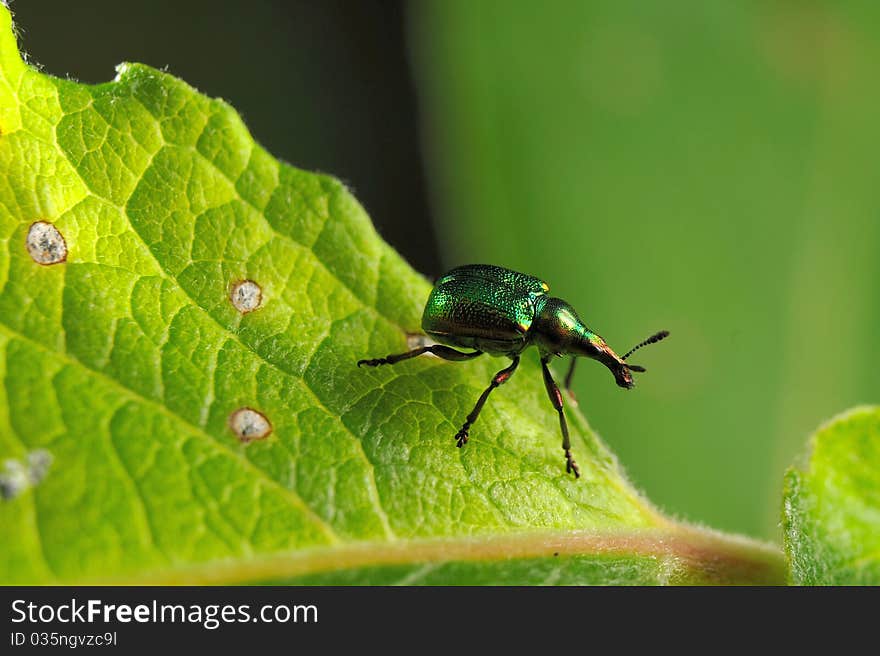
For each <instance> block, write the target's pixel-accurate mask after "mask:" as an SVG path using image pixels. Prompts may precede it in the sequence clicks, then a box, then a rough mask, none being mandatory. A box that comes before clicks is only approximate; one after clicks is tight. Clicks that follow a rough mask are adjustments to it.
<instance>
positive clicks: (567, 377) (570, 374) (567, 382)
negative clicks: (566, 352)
mask: <svg viewBox="0 0 880 656" xmlns="http://www.w3.org/2000/svg"><path fill="white" fill-rule="evenodd" d="M577 361H578V360H577V358H572V359H571V365H569V367H568V373H567V374H565V391H566V392H568V395H569V396H570V397H571V400H572V401H574V402H575V403H577V397H576V396H575V395H574V390H573V389H571V379H572V378H574V366H575V365H576V364H577Z"/></svg>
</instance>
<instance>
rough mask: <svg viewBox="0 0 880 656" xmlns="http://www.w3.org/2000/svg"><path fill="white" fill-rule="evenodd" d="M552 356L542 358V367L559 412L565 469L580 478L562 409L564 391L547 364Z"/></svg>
mask: <svg viewBox="0 0 880 656" xmlns="http://www.w3.org/2000/svg"><path fill="white" fill-rule="evenodd" d="M550 357H551V356H548V357H546V358H541V368H542V369H543V370H544V387H546V388H547V396H549V397H550V402H551V403H552V404H553V407H554V408H556V412H558V413H559V427H560V428H561V429H562V450H563V451H565V471H566V472H567V473H572V472H574V475H575V478H579V477H580V475H581V470H580V468H579V467H578V466H577V463H576V462H575V461H574V458H572V457H571V439H569V437H568V424H567V423H566V421H565V413H564V412H563V411H562V393H561V392H560V391H559V387H557V385H556V381H555V380H553V376H551V375H550V368H549V367H548V366H547V361H548V360H549V359H550Z"/></svg>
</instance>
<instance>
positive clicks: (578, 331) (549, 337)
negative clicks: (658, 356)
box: [532, 297, 669, 389]
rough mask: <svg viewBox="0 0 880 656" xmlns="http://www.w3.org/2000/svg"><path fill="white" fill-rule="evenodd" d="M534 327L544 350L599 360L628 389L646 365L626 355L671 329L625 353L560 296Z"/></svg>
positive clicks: (547, 305) (546, 307)
mask: <svg viewBox="0 0 880 656" xmlns="http://www.w3.org/2000/svg"><path fill="white" fill-rule="evenodd" d="M532 328H533V330H534V331H535V333H536V335H537V339H538V341H539V345H540V346H541V348H542V350H544V351H546V352H549V353H555V354H556V355H574V356H579V357H584V358H591V359H593V360H598V361H599V362H601V363H602V364H604V365H605V366H606V367H608V369H609V370H610V371H611V373H612V374H614V380H615V382H616V383H617V384H618V385H619V386H620V387H623V388H624V389H631V388H632V387H633V386H634V385H635V382H634V381H633V377H632V375H633V372H638V373H642V372H644V371H645V368H644V367H640V366H639V365H637V364H628V363H627V362H626V359H627V358H628V357H629V356H630V355H632V353H634V352H635V351H637V350H638V349H640V348H642V347H643V346H647V345H648V344H654V343H655V342H659V341H660V340H661V339H665V338H666V337H667V336H668V335H669V332H668V331H666V330H662V331H660V332H659V333H656V334H654V335H652V336H651V337H649V338H648V339H646V340H645V341H643V342H641V343H639V344H638V345H637V346H636V347H635V348H632V349H630V350H629V351H628V352H627V353H626V354H625V355H623V356H622V357H621V356H619V355H617V353H615V352H614V349H612V348H611V347H610V346H608V344H607V343H606V342H605V340H604V339H602V337H601V336H599V335H597V334H596V333H594V332H593V331H591V330H590V329H589V328H587V327H586V325H584V323H583V322H582V321H581V320H580V318H579V317H578V315H577V312H575V311H574V308H573V307H571V305H569V304H568V303H566V302H565V301H563V300H562V299H560V298H552V297H547V299H546V301H545V303H544V306H543V307H542V308H541V309H540V311H539V312H538V316H537V317H536V318H535V322H534V323H533V324H532Z"/></svg>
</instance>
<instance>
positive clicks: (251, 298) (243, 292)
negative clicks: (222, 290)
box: [229, 280, 263, 314]
mask: <svg viewBox="0 0 880 656" xmlns="http://www.w3.org/2000/svg"><path fill="white" fill-rule="evenodd" d="M229 300H230V301H232V304H233V305H234V306H235V309H236V310H238V311H239V312H241V313H242V314H247V313H248V312H253V311H254V310H256V309H257V308H258V307H260V303H262V302H263V290H262V289H261V288H260V286H259V285H258V284H257V283H255V282H254V281H253V280H239V281H238V282H237V283H235V284H234V285H233V286H232V290H231V291H230V292H229Z"/></svg>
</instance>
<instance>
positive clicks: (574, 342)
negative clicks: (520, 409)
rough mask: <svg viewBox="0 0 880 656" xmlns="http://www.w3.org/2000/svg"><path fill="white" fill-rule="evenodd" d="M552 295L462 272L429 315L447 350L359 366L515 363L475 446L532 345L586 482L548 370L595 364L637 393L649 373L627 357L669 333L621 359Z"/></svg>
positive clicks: (530, 285) (539, 283)
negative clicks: (488, 359) (559, 361)
mask: <svg viewBox="0 0 880 656" xmlns="http://www.w3.org/2000/svg"><path fill="white" fill-rule="evenodd" d="M549 291H550V287H549V286H548V285H547V283H545V282H544V281H543V280H541V279H540V278H535V277H534V276H530V275H527V274H524V273H519V272H517V271H512V270H510V269H505V268H503V267H499V266H494V265H489V264H470V265H466V266H461V267H457V268H455V269H452V270H451V271H449V272H448V273H447V274H446V275H444V276H443V277H441V278H440V279H439V280H438V281H437V282H436V283H435V285H434V289H433V290H432V291H431V295H430V296H429V297H428V302H427V303H426V304H425V311H424V313H423V314H422V329H423V330H424V331H425V332H426V333H427V334H428V335H429V336H430V337H432V338H434V339H435V340H436V341H438V342H440V343H441V344H444V345H445V346H425V347H422V348H419V349H415V350H413V351H409V352H407V353H401V354H397V355H389V356H387V357H385V358H376V359H372V360H360V361H359V362H358V366H361V365H368V366H373V367H375V366H379V365H383V364H396V363H397V362H400V361H402V360H407V359H409V358H413V357H416V356H418V355H421V354H423V353H433V354H434V355H437V356H439V357H441V358H444V359H446V360H453V361H461V360H469V359H471V358H474V357H477V356H479V355H482V354H483V353H488V354H490V355H498V356H507V357H509V358H511V360H513V362H512V363H511V365H510V366H509V367H507V368H505V369H502V370H501V371H499V372H498V373H497V374H495V376H494V377H493V379H492V382H491V383H490V385H489V387H488V388H487V389H486V390H485V391H484V392H483V394H482V396H480V398H479V400H478V401H477V404H476V406H475V407H474V409H473V411H472V412H471V413H470V414H469V415H468V416H467V420H466V421H465V423H464V425H463V426H462V428H461V430H459V431H458V433H457V434H456V440H457V444H458V446H459V447H461V446H463V445H464V444H465V443H466V442H467V440H468V435H469V429H470V426H471V424H473V423H474V422H475V421H476V420H477V417H478V416H479V414H480V410H481V409H482V407H483V404H484V403H485V402H486V399H487V398H488V397H489V394H490V393H491V392H492V390H494V389H495V388H496V387H498V386H499V385H502V384H503V383H505V382H506V381H507V379H508V378H510V376H511V375H512V374H513V372H514V371H515V370H516V368H517V366H518V365H519V358H520V353H522V351H523V350H524V349H526V348H528V347H529V346H536V347H537V348H538V350H539V351H540V353H541V366H542V368H543V373H544V384H545V386H546V388H547V394H548V395H549V397H550V401H551V402H552V403H553V407H554V408H555V409H556V411H557V413H558V414H559V424H560V428H561V430H562V437H563V440H562V448H563V450H564V451H565V458H566V470H567V471H569V472H574V474H575V476H578V475H579V474H580V472H579V469H578V466H577V464H576V463H575V461H574V459H573V458H572V455H571V445H570V441H569V435H568V426H567V424H566V421H565V414H564V413H563V411H562V394H560V392H559V388H558V386H557V385H556V382H555V381H554V380H553V377H552V375H551V374H550V369H549V368H548V366H547V363H548V362H549V361H550V359H551V358H553V357H554V356H564V355H572V356H576V357H577V356H581V357H588V358H592V359H594V360H598V361H599V362H601V363H602V364H604V365H605V366H606V367H608V369H610V370H611V372H612V373H613V374H614V378H615V380H616V382H617V384H618V385H619V386H620V387H624V388H626V389H629V388H631V387H633V384H634V383H633V379H632V372H633V371H644V368H642V367H639V366H637V365H630V364H627V363H626V362H625V360H626V358H627V357H628V356H629V355H630V354H631V353H632V352H633V351H635V350H636V349H638V348H641V347H642V346H645V345H647V344H653V343H654V342H658V341H660V340H661V339H664V338H665V337H666V336H667V335H668V334H669V333H668V332H667V331H661V332H659V333H656V334H655V335H652V336H651V337H650V338H648V339H647V340H645V341H644V342H642V343H640V344H639V345H638V346H636V347H635V348H634V349H632V350H630V352H629V353H627V354H626V355H624V356H623V357H620V356H618V355H617V354H616V353H615V352H614V351H613V350H612V349H611V347H610V346H608V344H607V343H606V342H605V340H604V339H602V337H600V336H599V335H597V334H596V333H594V332H593V331H591V330H590V329H589V328H587V326H586V325H585V324H584V323H583V321H581V319H580V318H579V317H578V315H577V312H575V310H574V308H573V307H571V305H569V304H568V303H567V302H565V301H563V300H562V299H560V298H554V297H552V296H550V295H549V294H548V292H549ZM453 346H454V347H458V348H470V349H474V351H473V352H472V353H462V352H461V351H457V350H455V349H453V348H449V347H453ZM573 372H574V361H573V362H572V367H571V369H570V370H569V374H568V376H566V387H570V384H571V376H572V374H573Z"/></svg>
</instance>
